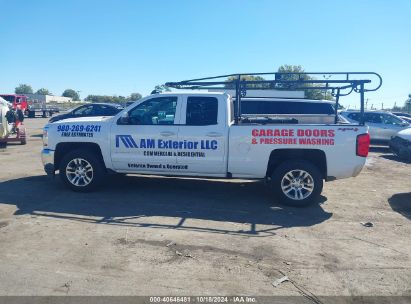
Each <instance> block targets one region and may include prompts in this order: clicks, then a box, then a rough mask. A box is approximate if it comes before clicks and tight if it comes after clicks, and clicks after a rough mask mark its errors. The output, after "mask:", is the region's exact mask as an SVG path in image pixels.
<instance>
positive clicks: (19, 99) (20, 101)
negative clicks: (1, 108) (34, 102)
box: [0, 94, 28, 116]
mask: <svg viewBox="0 0 411 304" xmlns="http://www.w3.org/2000/svg"><path fill="white" fill-rule="evenodd" d="M0 97H2V98H3V99H4V100H6V101H7V102H9V103H11V104H12V107H13V109H17V107H18V106H20V109H21V110H22V111H23V113H24V115H26V116H28V111H27V110H28V98H27V96H25V95H21V94H0Z"/></svg>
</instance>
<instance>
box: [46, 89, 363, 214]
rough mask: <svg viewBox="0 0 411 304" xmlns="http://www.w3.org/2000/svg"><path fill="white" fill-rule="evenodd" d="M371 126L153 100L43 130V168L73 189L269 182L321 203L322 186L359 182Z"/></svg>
mask: <svg viewBox="0 0 411 304" xmlns="http://www.w3.org/2000/svg"><path fill="white" fill-rule="evenodd" d="M369 141H370V138H369V135H368V129H367V127H366V126H361V125H358V124H356V125H354V124H338V123H337V124H334V123H331V124H298V123H284V122H282V123H274V122H272V123H270V122H269V121H268V123H267V122H265V123H258V122H253V121H252V120H245V121H241V122H236V120H235V119H234V105H233V101H232V98H231V96H230V95H228V94H226V93H218V92H217V93H216V92H213V93H210V92H195V91H194V92H188V93H181V92H177V93H175V92H168V93H161V94H154V95H150V96H148V97H145V98H144V99H141V100H140V101H138V102H136V103H134V104H132V105H130V106H128V107H127V108H126V109H124V110H123V111H122V112H120V113H118V114H117V115H116V116H114V117H94V118H90V117H87V118H74V119H66V120H62V121H58V122H55V123H50V124H47V125H46V126H45V127H44V134H43V143H44V149H43V151H42V160H43V163H44V168H45V171H46V172H47V174H49V175H54V174H55V172H56V171H57V170H58V171H59V174H60V176H61V179H62V180H63V181H64V183H65V184H67V185H68V186H69V187H70V188H71V189H73V190H76V191H88V190H91V189H94V188H95V187H96V186H98V185H99V184H100V183H101V182H102V181H103V180H104V177H105V175H106V174H108V173H123V174H151V175H171V176H198V177H200V176H201V177H214V178H242V179H243V178H244V179H267V180H268V181H269V183H270V185H271V187H272V189H273V190H274V192H275V195H276V197H277V198H278V200H279V201H281V202H283V203H287V204H290V205H294V206H303V205H307V204H308V203H311V202H313V201H315V200H316V199H317V198H318V196H319V195H320V193H321V191H322V188H323V181H324V180H325V181H331V180H335V179H341V178H347V177H353V176H356V175H358V174H359V173H360V171H361V169H362V168H363V166H364V163H365V159H366V156H367V154H368V149H369Z"/></svg>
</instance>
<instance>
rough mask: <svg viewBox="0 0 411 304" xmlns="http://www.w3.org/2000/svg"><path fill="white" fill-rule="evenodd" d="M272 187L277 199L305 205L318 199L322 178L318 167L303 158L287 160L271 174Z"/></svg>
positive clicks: (290, 204) (291, 204)
mask: <svg viewBox="0 0 411 304" xmlns="http://www.w3.org/2000/svg"><path fill="white" fill-rule="evenodd" d="M271 183H272V188H273V190H274V193H275V195H276V196H277V197H278V198H279V201H280V202H281V203H283V204H285V205H289V206H293V207H305V206H307V205H309V204H312V203H314V202H316V201H318V198H319V196H320V194H321V191H322V189H323V178H322V176H321V172H320V171H319V170H318V168H317V167H316V166H315V165H313V164H312V163H310V162H307V161H304V160H288V161H286V162H283V163H282V164H280V165H279V166H278V167H277V168H276V169H275V170H274V172H273V174H272V175H271Z"/></svg>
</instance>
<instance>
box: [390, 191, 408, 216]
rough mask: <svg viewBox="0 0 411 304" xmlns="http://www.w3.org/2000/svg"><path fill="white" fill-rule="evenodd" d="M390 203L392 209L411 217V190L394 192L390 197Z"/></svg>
mask: <svg viewBox="0 0 411 304" xmlns="http://www.w3.org/2000/svg"><path fill="white" fill-rule="evenodd" d="M388 203H389V204H390V206H391V208H392V210H394V211H396V212H398V213H400V214H402V215H403V216H405V217H406V218H408V219H411V192H408V193H397V194H394V195H393V196H391V197H390V198H389V199H388Z"/></svg>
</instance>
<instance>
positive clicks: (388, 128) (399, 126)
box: [340, 111, 410, 143]
mask: <svg viewBox="0 0 411 304" xmlns="http://www.w3.org/2000/svg"><path fill="white" fill-rule="evenodd" d="M340 114H341V116H343V117H344V118H346V119H347V120H349V121H350V122H352V123H357V122H359V121H360V115H361V114H360V111H342V112H341V113H340ZM364 121H365V124H366V125H367V126H368V127H369V128H370V129H369V132H370V137H371V141H373V142H384V143H388V142H389V141H390V140H391V137H393V136H394V135H396V134H397V133H398V132H399V131H402V130H404V129H407V128H410V124H409V123H408V122H406V121H404V120H402V119H401V118H399V117H397V116H395V115H394V114H392V113H390V112H385V111H365V112H364Z"/></svg>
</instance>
